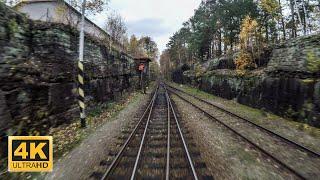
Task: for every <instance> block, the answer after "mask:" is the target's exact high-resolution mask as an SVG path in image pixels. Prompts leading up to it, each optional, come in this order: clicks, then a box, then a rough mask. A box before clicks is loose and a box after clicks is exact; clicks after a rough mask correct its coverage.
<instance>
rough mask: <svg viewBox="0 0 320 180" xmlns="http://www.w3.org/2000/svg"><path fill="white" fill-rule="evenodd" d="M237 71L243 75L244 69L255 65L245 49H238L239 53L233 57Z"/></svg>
mask: <svg viewBox="0 0 320 180" xmlns="http://www.w3.org/2000/svg"><path fill="white" fill-rule="evenodd" d="M235 64H236V68H237V73H238V74H240V75H243V74H244V73H245V70H246V69H248V68H250V67H255V63H254V61H253V58H252V55H251V54H250V53H248V52H246V51H240V53H239V55H238V56H237V58H236V59H235Z"/></svg>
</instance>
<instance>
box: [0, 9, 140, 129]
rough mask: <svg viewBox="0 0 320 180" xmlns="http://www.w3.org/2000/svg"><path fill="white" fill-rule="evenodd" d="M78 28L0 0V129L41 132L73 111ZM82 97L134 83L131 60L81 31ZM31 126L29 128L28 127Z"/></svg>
mask: <svg viewBox="0 0 320 180" xmlns="http://www.w3.org/2000/svg"><path fill="white" fill-rule="evenodd" d="M78 34H79V33H78V31H76V30H74V29H71V28H70V27H68V26H65V25H62V24H48V23H43V22H33V21H31V20H29V19H27V18H26V17H25V16H24V15H22V14H19V13H17V12H15V11H14V10H12V9H10V8H8V7H6V6H5V5H4V4H2V3H0V49H1V50H0V79H1V81H0V130H1V132H2V133H3V132H5V131H6V132H8V133H9V134H28V133H31V131H33V130H36V131H39V132H41V133H42V134H44V133H45V132H46V130H47V129H48V128H49V127H51V126H57V125H60V124H63V123H69V122H70V121H71V120H72V119H74V118H75V117H77V116H78V107H77V103H76V97H77V90H76V87H77V85H76V83H75V79H76V77H77V68H76V64H77V58H78ZM84 50H85V53H84V61H85V62H84V66H85V72H86V74H85V82H86V87H85V91H86V101H87V103H88V104H89V105H95V104H98V103H105V102H106V101H112V100H114V99H116V98H117V97H119V96H120V95H121V94H122V93H123V92H124V91H130V90H132V88H134V86H135V84H137V82H136V80H135V79H136V77H135V69H134V61H133V59H132V58H131V57H129V56H128V55H126V54H124V53H121V52H119V51H117V50H115V49H110V48H108V47H107V46H105V45H104V43H103V42H99V41H97V40H96V39H94V38H92V37H89V36H87V35H86V37H85V48H84ZM31 127H32V128H31Z"/></svg>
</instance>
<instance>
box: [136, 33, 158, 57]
mask: <svg viewBox="0 0 320 180" xmlns="http://www.w3.org/2000/svg"><path fill="white" fill-rule="evenodd" d="M139 46H140V47H142V49H143V50H144V53H145V54H146V55H147V56H148V57H149V58H152V59H156V58H158V47H157V44H156V42H155V41H153V40H152V39H151V37H149V36H144V37H141V38H140V40H139Z"/></svg>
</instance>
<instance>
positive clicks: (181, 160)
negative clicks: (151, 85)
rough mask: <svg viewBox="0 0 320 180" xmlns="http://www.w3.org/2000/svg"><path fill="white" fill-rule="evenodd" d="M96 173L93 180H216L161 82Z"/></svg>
mask: <svg viewBox="0 0 320 180" xmlns="http://www.w3.org/2000/svg"><path fill="white" fill-rule="evenodd" d="M93 174H95V176H91V178H92V179H183V178H186V179H213V178H212V176H210V175H209V174H207V173H206V166H205V163H203V162H202V160H201V156H200V152H199V151H197V148H196V145H195V144H194V143H193V139H192V136H191V134H190V133H189V132H188V131H187V130H186V129H184V128H183V127H182V125H181V123H180V121H179V116H178V115H177V112H176V111H175V108H174V104H173V103H172V102H171V100H170V96H169V95H168V93H167V90H166V88H165V87H164V86H161V85H160V86H158V87H157V88H156V90H155V92H154V94H153V96H152V98H151V100H150V102H149V104H148V105H147V107H146V108H145V110H144V112H143V113H142V116H141V117H140V119H139V120H138V121H137V123H136V125H135V127H134V128H133V130H132V131H131V133H130V134H129V135H128V137H127V138H126V140H125V142H124V143H123V145H122V146H121V148H120V150H119V151H118V152H117V153H116V154H114V156H113V160H112V162H110V163H109V165H108V168H107V169H106V171H105V172H104V173H101V172H94V173H93ZM97 174H100V175H101V176H96V175H97Z"/></svg>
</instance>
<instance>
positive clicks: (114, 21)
mask: <svg viewBox="0 0 320 180" xmlns="http://www.w3.org/2000/svg"><path fill="white" fill-rule="evenodd" d="M106 30H107V32H108V33H109V35H110V36H111V38H112V39H113V40H114V41H117V42H123V40H125V38H126V32H127V27H126V25H125V23H124V20H123V18H122V17H121V16H120V14H118V13H116V12H112V13H111V14H110V15H109V16H108V18H107V23H106Z"/></svg>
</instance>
